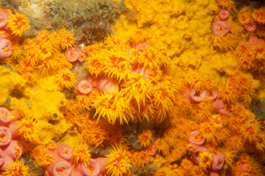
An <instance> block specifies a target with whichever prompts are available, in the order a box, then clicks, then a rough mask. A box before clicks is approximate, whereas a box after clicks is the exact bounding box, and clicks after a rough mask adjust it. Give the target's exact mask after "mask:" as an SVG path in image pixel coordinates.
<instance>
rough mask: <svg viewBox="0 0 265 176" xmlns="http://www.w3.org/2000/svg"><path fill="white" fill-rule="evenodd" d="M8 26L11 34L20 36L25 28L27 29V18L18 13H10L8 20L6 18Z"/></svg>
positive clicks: (28, 27)
mask: <svg viewBox="0 0 265 176" xmlns="http://www.w3.org/2000/svg"><path fill="white" fill-rule="evenodd" d="M7 27H8V28H10V30H11V31H12V34H15V35H18V36H20V37H21V36H22V34H23V32H24V31H25V30H29V29H30V26H29V19H28V18H27V17H26V16H25V15H24V14H20V13H17V12H16V13H15V15H13V14H11V15H10V20H8V25H7Z"/></svg>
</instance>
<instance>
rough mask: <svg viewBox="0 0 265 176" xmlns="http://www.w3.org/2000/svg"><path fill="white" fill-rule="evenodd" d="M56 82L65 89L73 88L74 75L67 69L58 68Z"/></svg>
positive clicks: (74, 82) (74, 83) (74, 84)
mask: <svg viewBox="0 0 265 176" xmlns="http://www.w3.org/2000/svg"><path fill="white" fill-rule="evenodd" d="M56 78H57V82H58V84H59V86H60V87H61V88H62V89H63V88H67V89H71V88H74V87H75V86H76V83H77V81H76V75H75V74H74V73H73V72H72V71H70V70H68V69H63V70H60V71H59V72H58V73H57V75H56Z"/></svg>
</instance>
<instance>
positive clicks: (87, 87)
mask: <svg viewBox="0 0 265 176" xmlns="http://www.w3.org/2000/svg"><path fill="white" fill-rule="evenodd" d="M77 88H78V91H79V92H80V93H82V94H88V93H90V92H91V91H92V88H93V87H92V85H91V84H90V82H89V81H87V80H83V81H80V83H79V84H78V86H77Z"/></svg>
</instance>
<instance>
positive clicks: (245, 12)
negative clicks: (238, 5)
mask: <svg viewBox="0 0 265 176" xmlns="http://www.w3.org/2000/svg"><path fill="white" fill-rule="evenodd" d="M251 13H252V10H251V9H250V7H244V8H243V9H242V10H240V12H239V13H238V21H239V22H240V23H241V24H242V25H245V24H248V23H250V21H251V20H252V16H251Z"/></svg>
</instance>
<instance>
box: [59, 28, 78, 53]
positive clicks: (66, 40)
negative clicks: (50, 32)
mask: <svg viewBox="0 0 265 176" xmlns="http://www.w3.org/2000/svg"><path fill="white" fill-rule="evenodd" d="M58 41H59V43H60V46H61V48H62V49H63V50H65V49H68V48H71V47H73V46H74V44H75V39H74V37H73V34H70V33H69V32H68V31H67V30H66V29H61V30H59V32H58Z"/></svg>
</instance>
